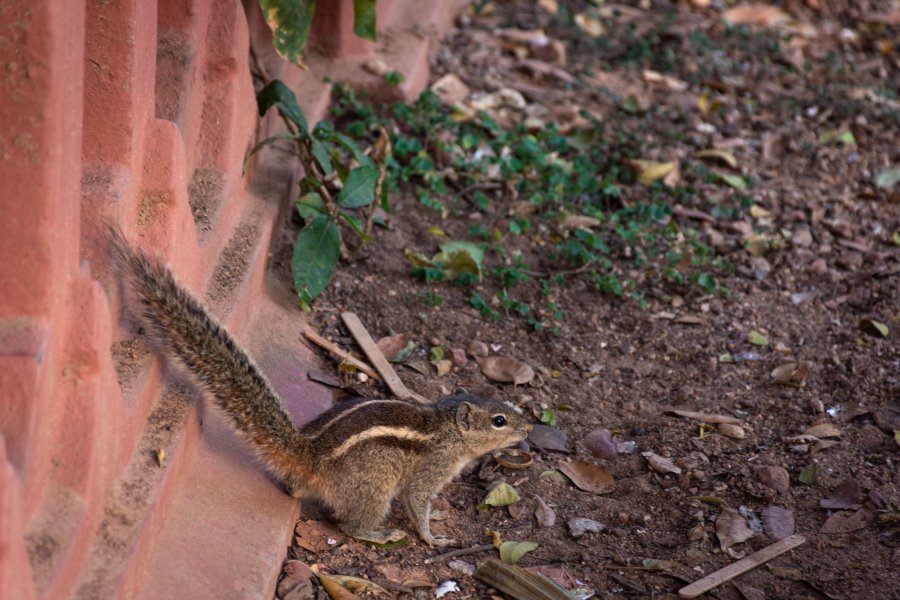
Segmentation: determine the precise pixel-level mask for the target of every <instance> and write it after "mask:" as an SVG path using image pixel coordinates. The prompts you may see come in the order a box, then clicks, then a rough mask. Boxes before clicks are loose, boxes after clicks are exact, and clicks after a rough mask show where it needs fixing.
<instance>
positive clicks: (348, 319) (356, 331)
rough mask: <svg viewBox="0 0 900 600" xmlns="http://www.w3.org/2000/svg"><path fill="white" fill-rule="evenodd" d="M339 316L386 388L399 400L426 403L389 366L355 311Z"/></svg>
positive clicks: (426, 401)
mask: <svg viewBox="0 0 900 600" xmlns="http://www.w3.org/2000/svg"><path fill="white" fill-rule="evenodd" d="M341 318H342V319H343V320H344V324H345V325H346V326H347V329H349V330H350V333H351V334H352V335H353V339H355V340H356V343H357V344H359V347H360V348H362V351H363V352H364V353H365V355H366V357H367V358H368V359H369V360H370V361H371V362H372V365H374V366H375V368H376V369H377V370H378V373H379V374H380V375H381V378H382V379H383V380H384V382H385V383H386V384H387V386H388V388H390V390H391V393H393V394H394V395H395V396H396V397H398V398H400V399H401V400H409V399H413V400H417V401H419V402H424V403H428V400H426V399H425V398H423V397H422V396H419V395H418V394H416V393H414V392H411V391H410V390H409V388H408V387H406V385H405V384H404V383H403V381H402V380H401V379H400V377H399V376H398V375H397V372H396V371H394V367H392V366H391V363H389V362H388V360H387V359H386V358H385V357H384V354H382V353H381V349H380V348H379V347H378V345H377V344H375V340H373V339H372V336H371V335H369V332H368V331H367V330H366V327H365V325H363V324H362V321H360V320H359V317H357V316H356V313H352V312H345V313H341Z"/></svg>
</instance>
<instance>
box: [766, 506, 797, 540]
mask: <svg viewBox="0 0 900 600" xmlns="http://www.w3.org/2000/svg"><path fill="white" fill-rule="evenodd" d="M762 521H763V529H764V530H765V532H766V535H767V536H769V537H770V538H772V539H773V540H783V539H784V538H786V537H788V536H790V535H793V534H794V511H792V510H790V509H787V508H782V507H781V506H769V507H768V508H765V509H763V511H762Z"/></svg>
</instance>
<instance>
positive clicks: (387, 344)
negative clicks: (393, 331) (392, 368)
mask: <svg viewBox="0 0 900 600" xmlns="http://www.w3.org/2000/svg"><path fill="white" fill-rule="evenodd" d="M375 345H376V346H378V349H379V350H381V353H382V354H384V356H385V358H387V359H388V360H392V359H397V358H398V357H399V356H401V352H403V351H404V350H405V349H406V348H407V346H408V345H409V336H408V335H406V334H405V333H398V334H397V335H388V336H385V337H383V338H381V339H380V340H378V341H377V342H375ZM398 360H403V359H402V358H399V359H398Z"/></svg>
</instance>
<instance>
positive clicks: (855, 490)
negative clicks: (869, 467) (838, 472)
mask: <svg viewBox="0 0 900 600" xmlns="http://www.w3.org/2000/svg"><path fill="white" fill-rule="evenodd" d="M860 502H862V489H861V488H860V487H859V482H858V481H857V480H856V479H854V478H852V477H848V478H847V479H845V480H844V481H842V482H841V483H839V484H838V486H837V487H836V488H834V489H833V490H832V491H831V495H830V496H829V497H828V498H822V499H821V500H819V506H821V507H822V508H829V509H832V510H833V509H843V508H850V507H851V506H854V505H856V504H859V503H860Z"/></svg>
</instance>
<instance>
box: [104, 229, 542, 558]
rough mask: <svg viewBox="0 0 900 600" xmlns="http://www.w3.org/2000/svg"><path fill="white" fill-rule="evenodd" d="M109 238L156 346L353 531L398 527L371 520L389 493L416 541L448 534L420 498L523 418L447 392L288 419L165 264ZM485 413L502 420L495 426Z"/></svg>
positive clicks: (366, 535) (508, 440) (500, 443)
mask: <svg viewBox="0 0 900 600" xmlns="http://www.w3.org/2000/svg"><path fill="white" fill-rule="evenodd" d="M110 237H111V242H112V248H113V255H114V258H115V262H116V264H117V265H118V266H119V268H120V270H121V271H122V272H123V274H124V275H125V276H126V277H127V279H128V280H129V282H130V287H131V288H133V290H134V291H135V293H136V295H137V299H138V302H139V303H140V305H141V309H142V317H143V320H144V321H145V322H146V323H147V325H148V326H149V327H150V329H151V331H152V334H153V335H154V337H155V338H157V339H158V340H159V342H160V343H161V344H162V346H163V348H164V349H165V351H166V353H167V354H169V355H171V356H172V357H174V358H176V359H177V360H178V362H179V363H180V364H181V365H182V366H183V367H184V369H185V370H186V371H187V372H188V373H189V374H190V375H191V376H192V377H193V378H194V379H195V381H196V382H197V384H198V385H200V387H202V388H203V389H204V390H205V391H206V392H207V393H208V394H209V395H210V396H211V397H212V399H213V401H214V402H215V404H216V405H217V406H218V407H219V408H220V409H221V410H222V412H223V413H225V415H226V416H227V417H228V418H229V419H230V421H231V423H232V425H233V426H234V428H235V429H236V430H237V432H238V433H239V434H240V435H241V436H242V437H243V438H244V439H245V440H247V443H248V444H249V445H250V446H251V447H252V448H253V449H254V450H255V451H256V453H257V454H258V455H259V457H260V459H261V461H262V462H263V463H264V464H265V465H266V466H267V467H268V468H269V469H270V470H271V471H272V472H273V473H274V474H275V475H276V476H277V477H278V478H279V479H281V480H282V481H283V482H284V483H285V485H286V487H287V488H288V490H289V491H290V492H291V493H292V494H293V495H295V496H299V495H301V494H303V495H307V494H309V495H313V496H316V497H318V498H320V499H322V500H323V501H324V502H325V503H326V504H328V505H329V506H330V507H331V509H332V510H333V511H334V515H335V517H336V518H337V520H338V521H339V523H340V526H341V529H343V530H344V531H345V532H346V533H347V534H349V535H351V536H353V537H357V538H360V539H364V540H371V541H374V542H379V543H384V542H387V541H393V540H398V539H400V538H402V537H403V536H404V535H405V533H404V532H402V531H398V530H387V531H383V530H381V529H380V526H381V523H382V522H383V520H384V517H385V516H386V515H387V512H388V510H389V508H390V503H391V500H393V498H394V497H395V496H397V495H399V496H400V497H401V499H402V500H403V502H404V505H405V507H406V510H407V513H408V514H409V517H410V519H411V520H412V522H413V523H414V524H415V525H416V528H417V530H418V532H419V535H420V536H421V537H422V539H423V540H424V541H425V542H426V543H428V544H429V545H448V544H452V543H455V542H454V540H447V539H442V538H436V537H434V536H433V535H432V534H431V530H430V526H429V521H428V517H429V511H430V508H431V499H432V497H433V496H434V495H435V494H436V493H437V492H438V491H440V490H441V488H443V487H444V485H445V484H446V483H447V482H448V481H450V479H452V478H453V477H454V476H456V475H457V474H458V473H459V471H460V469H461V468H462V467H463V466H464V465H465V464H466V462H468V461H469V460H472V459H475V458H477V457H479V456H481V455H483V454H485V453H486V452H490V451H491V450H494V449H497V448H502V447H505V446H509V445H511V444H514V443H516V442H517V441H519V440H522V439H524V438H525V437H526V435H527V433H528V431H529V430H530V429H531V426H530V425H528V424H527V423H526V422H525V421H524V420H523V419H522V418H521V417H520V416H519V415H518V414H516V413H515V411H513V410H512V409H511V408H510V407H509V406H507V405H505V404H502V403H500V402H496V401H493V400H487V399H483V398H475V397H470V396H464V397H461V396H457V397H451V398H448V399H446V400H443V401H441V402H439V403H437V404H436V405H421V404H411V403H406V402H401V401H397V400H371V399H357V400H353V401H348V402H344V403H341V404H340V405H339V406H336V407H333V408H331V409H330V410H328V411H326V412H325V413H323V414H322V415H320V416H319V417H317V418H316V419H314V420H313V421H311V422H309V423H307V424H306V425H305V426H303V427H302V428H301V429H300V430H298V429H297V428H296V427H295V426H294V424H293V423H292V422H291V419H290V417H289V416H288V413H287V411H286V410H285V409H284V406H283V405H282V403H281V400H280V399H279V398H278V396H277V395H276V394H275V392H274V391H273V390H272V387H271V385H270V384H269V382H268V381H267V380H266V378H265V377H264V376H263V374H262V373H261V372H260V370H259V368H258V367H257V366H256V364H255V363H254V362H253V361H252V360H251V359H250V357H249V356H247V354H246V353H245V352H244V351H243V350H242V349H241V348H240V346H238V344H237V343H236V342H235V341H234V339H233V338H232V337H231V336H230V335H229V334H228V332H227V331H226V330H225V329H224V328H223V327H222V326H221V325H219V324H218V323H217V322H216V321H215V320H214V319H213V317H212V316H210V314H209V312H208V311H207V310H206V309H205V308H204V307H203V306H202V305H201V304H200V303H199V302H198V301H197V300H195V299H194V298H193V297H192V296H191V295H190V294H189V293H188V292H187V291H185V290H184V289H183V288H181V287H180V286H179V285H178V284H177V283H176V282H175V279H174V278H173V277H172V274H171V272H170V271H169V270H168V269H166V268H165V267H163V266H162V265H160V264H159V263H158V262H155V261H151V260H149V259H147V258H146V257H145V256H144V255H142V254H140V253H138V252H136V251H134V250H133V249H132V248H131V246H129V245H128V243H127V242H126V241H125V240H124V238H123V237H122V235H121V234H120V233H119V232H117V231H113V232H111V234H110ZM497 415H503V416H504V418H505V419H506V421H507V424H506V425H504V426H502V427H497V426H495V425H494V423H493V420H494V418H495V417H496V416H497Z"/></svg>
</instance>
